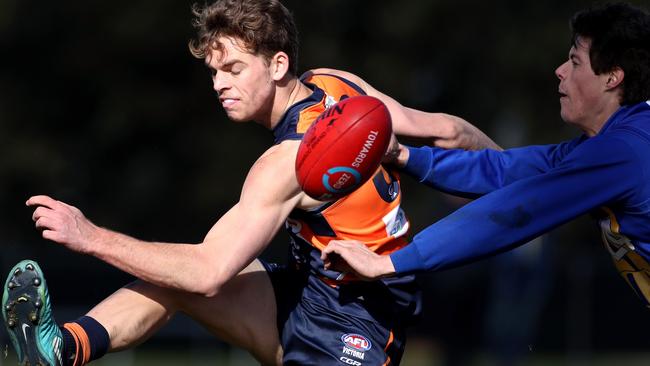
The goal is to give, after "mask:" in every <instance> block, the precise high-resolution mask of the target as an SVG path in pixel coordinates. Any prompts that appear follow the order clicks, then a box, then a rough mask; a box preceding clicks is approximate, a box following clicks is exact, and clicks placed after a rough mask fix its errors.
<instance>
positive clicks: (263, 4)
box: [189, 0, 298, 75]
mask: <svg viewBox="0 0 650 366" xmlns="http://www.w3.org/2000/svg"><path fill="white" fill-rule="evenodd" d="M192 12H193V13H194V16H195V19H194V21H193V22H192V24H193V25H194V27H195V28H197V30H198V34H197V37H196V39H193V40H192V41H190V44H189V46H190V51H191V52H192V55H194V56H195V57H197V58H205V57H206V56H207V55H208V54H209V53H210V50H211V49H219V47H221V45H219V44H217V42H216V40H217V38H219V37H222V36H226V37H233V38H237V39H239V40H241V41H242V42H243V43H244V45H245V46H246V47H247V48H248V50H249V51H250V52H252V53H253V54H261V55H264V56H266V58H267V59H269V60H270V59H271V57H273V55H275V54H276V53H277V52H280V51H282V52H285V53H286V54H287V55H288V56H289V72H290V73H292V74H293V75H298V31H297V29H296V25H295V23H294V21H293V16H292V15H291V13H290V12H289V10H287V8H285V7H284V5H282V4H281V3H280V2H279V1H278V0H217V1H215V2H214V3H212V4H210V5H207V4H206V5H203V6H199V5H198V4H194V6H193V7H192Z"/></svg>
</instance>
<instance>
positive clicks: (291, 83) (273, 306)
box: [2, 0, 496, 365]
mask: <svg viewBox="0 0 650 366" xmlns="http://www.w3.org/2000/svg"><path fill="white" fill-rule="evenodd" d="M195 16H196V19H195V25H196V26H197V28H198V37H197V38H196V39H195V40H194V41H192V42H191V50H192V53H193V54H194V55H195V56H196V57H199V58H201V59H204V60H205V63H206V65H207V66H208V68H209V69H210V70H212V81H213V87H214V89H215V91H217V93H218V96H219V102H220V103H221V105H222V107H223V109H224V110H225V111H226V114H227V115H228V117H229V118H230V119H231V120H233V121H236V122H245V121H254V122H256V123H258V124H260V125H262V126H263V127H265V128H267V129H269V130H272V131H273V133H274V135H275V144H273V145H271V146H270V147H269V149H268V150H267V151H266V152H265V153H263V154H262V155H261V156H260V157H259V159H258V160H257V161H256V162H255V163H254V164H253V166H252V167H251V169H250V171H249V173H248V176H247V177H246V180H245V182H244V184H243V187H242V191H241V196H240V199H239V202H238V203H237V204H235V206H234V207H232V208H231V209H230V210H229V211H228V212H226V213H225V214H224V215H223V216H222V217H221V218H220V219H219V220H218V221H217V222H216V223H215V224H214V226H213V227H212V228H211V229H210V231H209V232H208V233H207V234H206V236H205V239H204V240H203V241H202V242H201V243H198V244H189V243H187V244H183V243H173V244H172V243H155V242H146V241H142V240H138V239H135V238H133V237H130V236H127V235H124V234H121V233H118V232H115V231H111V230H109V229H106V228H103V227H100V226H98V225H95V224H94V223H92V222H91V221H90V220H88V219H87V218H86V217H85V216H84V215H83V213H82V212H81V211H80V210H79V209H77V208H75V207H73V206H70V205H68V204H66V203H64V202H61V201H58V200H56V199H54V198H51V197H48V196H43V195H39V196H34V197H31V198H29V199H28V200H27V205H28V206H30V207H33V208H34V212H33V220H34V221H35V225H36V228H38V229H39V230H41V231H42V236H43V238H45V239H48V240H51V241H53V242H55V243H57V244H60V245H63V246H65V247H66V248H68V249H70V250H72V251H75V252H78V253H83V254H87V255H91V256H94V257H96V258H99V259H101V260H103V261H105V262H107V263H109V264H111V265H113V266H115V267H116V268H119V269H120V270H122V271H125V272H128V273H130V274H132V275H134V276H136V277H137V278H139V280H138V281H136V282H134V283H131V284H129V285H127V286H125V287H123V288H121V289H119V290H118V291H116V292H115V293H114V294H112V295H111V296H109V297H108V298H106V299H105V300H104V301H103V302H101V303H100V304H98V305H97V306H95V307H94V308H93V309H91V310H90V311H89V312H88V313H87V314H86V315H85V316H83V317H81V318H79V319H77V320H75V321H72V322H69V323H66V324H64V325H63V326H59V325H58V324H57V323H55V321H54V319H53V317H52V315H51V305H50V302H49V295H48V293H47V287H46V283H45V279H44V277H43V273H42V271H41V269H40V268H39V266H38V265H37V264H36V263H35V262H34V261H23V262H21V263H19V264H18V265H16V266H15V267H14V268H13V269H12V270H11V272H10V273H9V276H8V278H7V281H6V283H5V288H4V296H3V307H2V309H3V317H4V319H5V324H6V326H7V329H8V330H9V333H10V335H11V339H12V343H13V345H14V348H15V349H16V352H17V353H18V356H19V361H20V362H21V363H22V364H37V363H39V362H40V363H42V364H51V365H54V364H57V365H82V364H85V363H87V362H90V361H91V360H93V359H97V358H99V357H101V356H102V355H103V354H105V353H106V352H107V351H119V350H122V349H125V348H128V347H132V346H134V345H136V344H139V343H141V342H143V341H144V340H146V339H147V338H148V337H149V336H150V335H151V334H153V333H154V332H155V331H156V330H157V329H158V328H160V327H161V326H162V325H163V324H164V323H166V322H167V321H168V320H169V319H170V318H171V317H172V316H173V315H174V314H175V313H176V312H179V311H180V312H184V313H186V314H188V315H189V316H190V317H192V318H193V319H194V320H195V321H197V322H199V323H200V324H202V325H203V326H205V327H206V328H207V329H208V330H209V331H211V332H212V333H214V334H215V335H216V336H218V337H219V338H221V339H223V340H224V341H227V342H229V343H232V344H234V345H236V346H239V347H242V348H244V349H246V350H248V351H249V352H250V353H251V354H252V355H253V356H254V357H255V358H256V359H257V360H259V361H260V362H261V363H263V364H267V365H280V364H300V365H305V364H317V365H325V364H338V363H339V362H343V363H347V364H352V365H361V364H362V363H364V364H373V365H381V364H399V360H400V358H401V356H402V353H403V348H404V326H405V325H406V324H408V323H409V321H410V320H411V319H412V317H413V316H414V315H415V314H417V312H418V311H419V296H418V289H417V286H416V285H415V284H414V283H413V277H412V276H404V277H398V278H391V279H386V280H378V281H375V282H361V281H355V279H354V278H345V276H342V274H341V273H338V272H334V271H327V270H325V269H324V268H323V263H322V261H321V260H320V249H321V248H323V247H325V246H326V245H327V243H328V242H329V241H330V240H332V239H351V238H355V239H361V240H365V241H367V242H369V243H372V245H373V248H375V250H377V251H378V252H380V253H382V254H386V253H390V252H391V251H393V250H396V249H399V248H401V247H402V246H403V245H405V244H406V240H405V234H406V233H407V231H408V226H409V224H408V220H407V219H406V217H405V215H404V214H403V212H402V211H401V209H400V207H399V203H400V199H401V192H400V190H399V178H398V176H397V175H396V174H395V173H394V172H392V171H390V170H388V169H387V168H380V169H379V171H378V173H377V175H376V176H375V177H374V179H371V180H370V181H368V182H367V183H366V184H365V185H364V186H362V187H361V188H359V189H358V190H357V191H355V192H354V193H352V194H350V195H348V196H346V197H343V198H341V199H340V200H338V201H336V202H319V201H316V200H314V199H312V198H310V197H308V196H307V195H305V194H304V193H303V192H302V191H301V190H300V188H299V186H298V183H297V181H296V176H295V170H294V164H295V157H296V153H297V149H298V146H299V144H300V139H301V137H302V134H303V132H305V130H306V128H307V127H308V126H309V124H310V123H311V120H310V119H315V117H316V116H317V115H318V113H320V112H322V111H323V110H325V108H327V107H328V106H329V105H331V104H332V103H335V102H336V101H338V100H340V99H341V98H343V97H345V96H352V95H360V94H368V95H372V96H375V97H377V98H379V99H381V100H382V101H383V102H384V103H385V104H386V105H387V107H388V109H389V110H390V113H391V115H392V120H393V124H394V127H393V129H394V131H395V133H396V134H399V135H405V136H417V137H426V138H430V139H431V140H430V141H431V143H432V144H435V145H438V146H443V147H461V148H466V149H477V148H485V147H496V145H495V144H494V143H493V142H492V141H491V140H490V139H489V138H487V137H486V136H485V135H484V134H483V133H481V132H480V131H479V130H478V129H476V128H475V127H474V126H472V125H470V124H469V123H467V122H466V121H464V120H462V119H459V118H456V117H453V116H449V115H445V114H438V113H425V112H421V111H417V110H413V109H410V108H407V107H404V106H402V105H400V104H399V103H398V102H396V101H395V100H393V99H392V98H390V97H388V96H386V95H385V94H382V93H380V92H379V91H377V90H375V89H374V88H372V87H371V86H370V85H368V84H367V83H365V82H364V81H363V80H361V79H360V78H359V77H357V76H355V75H353V74H350V73H347V72H343V71H337V70H330V69H317V70H312V71H310V72H308V73H306V74H304V75H303V76H302V77H299V76H298V68H297V65H296V63H295V60H296V59H297V52H298V41H297V32H296V29H295V25H294V22H293V19H292V16H291V14H290V13H289V11H288V10H287V9H286V8H285V7H284V6H283V5H282V4H280V3H279V2H278V1H277V0H218V1H217V2H215V3H213V4H211V5H206V6H205V7H201V8H198V7H197V8H196V9H195ZM285 223H286V227H287V228H288V230H289V232H290V235H291V238H292V245H291V263H290V265H289V266H287V267H284V266H279V265H275V264H270V263H264V262H263V261H260V260H257V259H256V257H257V256H258V255H259V254H260V253H261V252H262V250H263V249H264V248H265V247H266V246H267V245H268V244H269V242H270V241H271V239H272V238H273V236H274V235H275V233H276V232H277V231H278V230H279V229H280V227H281V226H283V225H285Z"/></svg>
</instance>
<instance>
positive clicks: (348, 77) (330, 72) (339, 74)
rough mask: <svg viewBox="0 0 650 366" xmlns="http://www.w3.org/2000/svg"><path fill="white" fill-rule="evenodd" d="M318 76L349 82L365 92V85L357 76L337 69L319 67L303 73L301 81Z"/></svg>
mask: <svg viewBox="0 0 650 366" xmlns="http://www.w3.org/2000/svg"><path fill="white" fill-rule="evenodd" d="M319 75H326V76H334V77H336V78H339V79H343V80H345V81H348V82H351V83H353V84H356V85H357V86H359V88H361V89H362V90H363V91H364V92H365V91H367V84H366V82H365V81H364V80H363V79H362V78H361V77H359V76H357V75H355V74H353V73H351V72H348V71H343V70H338V69H330V68H326V67H320V68H316V69H311V70H308V71H307V72H305V73H304V74H303V75H302V77H301V79H303V80H304V79H310V78H312V77H315V76H319Z"/></svg>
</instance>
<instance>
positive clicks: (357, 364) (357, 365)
mask: <svg viewBox="0 0 650 366" xmlns="http://www.w3.org/2000/svg"><path fill="white" fill-rule="evenodd" d="M340 360H341V362H343V363H344V364H348V365H352V366H361V362H359V361H357V360H353V359H351V358H347V357H341V358H340Z"/></svg>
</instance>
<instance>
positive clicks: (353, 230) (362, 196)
mask: <svg viewBox="0 0 650 366" xmlns="http://www.w3.org/2000/svg"><path fill="white" fill-rule="evenodd" d="M301 81H302V82H303V83H305V85H307V86H308V87H310V88H312V90H313V93H312V94H311V96H310V97H308V98H306V99H304V100H302V101H300V102H298V103H296V104H294V105H293V106H292V107H291V108H290V109H289V110H288V111H287V112H286V113H285V115H284V116H283V118H282V119H281V121H280V123H279V124H278V125H277V126H276V127H275V128H274V130H273V133H274V135H275V142H276V143H280V142H282V141H284V140H287V139H301V138H302V136H303V134H304V133H305V132H306V131H307V129H308V128H309V126H310V125H311V124H312V123H313V122H314V121H315V120H316V118H317V117H318V116H319V115H320V114H321V113H322V112H323V111H324V110H325V109H327V108H328V107H329V106H331V105H332V104H334V103H336V102H338V101H340V100H342V99H345V98H347V97H352V96H357V95H362V94H365V93H364V91H363V90H362V89H361V88H359V87H358V86H357V85H356V84H354V83H352V82H350V81H348V80H346V79H343V78H340V77H338V76H334V75H327V74H317V75H314V74H311V73H307V74H305V75H303V76H302V77H301ZM401 198H402V194H401V191H400V181H399V176H398V175H397V173H396V172H394V171H390V170H388V169H387V168H385V167H383V166H380V167H379V169H378V170H377V172H376V173H375V175H374V177H373V178H372V179H370V180H369V181H368V182H366V183H365V184H364V185H362V186H361V187H359V188H358V189H357V190H356V191H354V192H353V193H351V194H349V195H347V196H345V197H343V198H341V199H339V200H337V201H333V202H328V203H326V204H323V205H322V206H320V207H318V208H315V209H313V210H301V209H295V210H294V211H293V212H292V213H291V214H290V215H289V218H288V219H287V229H288V231H289V234H290V236H291V238H292V242H293V249H292V255H293V259H294V260H295V261H296V264H297V265H300V266H307V268H309V270H310V271H311V272H312V273H314V274H316V275H317V276H319V277H320V278H321V279H323V280H325V281H326V282H327V283H329V284H332V285H335V284H338V283H342V282H347V281H349V280H353V278H350V276H349V275H347V276H346V275H345V274H342V273H339V272H335V271H326V270H324V268H323V262H322V261H321V259H320V253H321V250H322V249H323V248H324V247H325V246H327V244H328V243H329V242H330V240H335V239H336V240H359V241H362V242H364V243H366V245H367V246H368V247H369V248H370V249H371V250H373V251H374V252H377V253H379V254H390V253H392V252H393V251H395V250H397V249H399V248H401V247H403V246H405V245H406V244H407V240H406V234H407V232H408V229H409V222H408V220H407V218H406V216H405V214H404V212H403V211H402V209H401V208H400V203H401Z"/></svg>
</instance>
